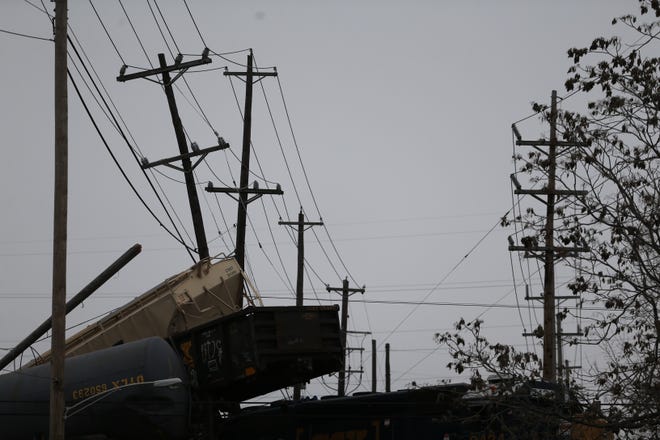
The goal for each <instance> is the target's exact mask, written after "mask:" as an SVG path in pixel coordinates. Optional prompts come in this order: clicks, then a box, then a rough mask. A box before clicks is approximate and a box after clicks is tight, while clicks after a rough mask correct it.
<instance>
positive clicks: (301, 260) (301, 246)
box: [278, 207, 323, 400]
mask: <svg viewBox="0 0 660 440" xmlns="http://www.w3.org/2000/svg"><path fill="white" fill-rule="evenodd" d="M278 224H280V225H285V226H298V277H297V280H296V281H297V282H296V307H302V305H303V275H304V273H305V230H306V229H309V228H311V227H312V226H323V222H306V221H305V214H304V213H303V210H302V207H301V208H300V213H298V221H297V222H285V221H282V220H280V221H279V222H278ZM306 226H307V228H306ZM300 388H301V386H300V384H296V385H294V387H293V400H300Z"/></svg>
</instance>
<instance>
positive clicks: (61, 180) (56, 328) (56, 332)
mask: <svg viewBox="0 0 660 440" xmlns="http://www.w3.org/2000/svg"><path fill="white" fill-rule="evenodd" d="M67 8H68V5H67V0H57V2H56V3H55V189H54V210H53V214H54V215H53V298H52V320H53V333H52V338H51V353H53V356H52V359H51V363H50V364H51V384H50V426H49V435H48V438H49V439H50V440H64V350H65V343H66V335H65V332H66V250H67V209H68V204H67V197H68V196H67V194H68V162H69V159H68V156H69V146H68V145H69V134H68V123H69V107H68V100H67V96H68V94H67V58H66V56H67V54H66V51H67V20H68V9H67Z"/></svg>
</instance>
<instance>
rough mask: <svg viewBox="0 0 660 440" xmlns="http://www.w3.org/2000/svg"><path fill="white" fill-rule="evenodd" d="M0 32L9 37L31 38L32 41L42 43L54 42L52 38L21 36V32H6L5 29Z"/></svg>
mask: <svg viewBox="0 0 660 440" xmlns="http://www.w3.org/2000/svg"><path fill="white" fill-rule="evenodd" d="M0 32H2V33H4V34H10V35H15V36H17V37H24V38H31V39H33V40H42V41H55V40H54V39H52V38H45V37H37V36H35V35H28V34H23V33H21V32H14V31H8V30H6V29H0Z"/></svg>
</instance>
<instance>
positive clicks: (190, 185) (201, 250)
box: [117, 48, 223, 261]
mask: <svg viewBox="0 0 660 440" xmlns="http://www.w3.org/2000/svg"><path fill="white" fill-rule="evenodd" d="M208 53H209V49H208V48H206V49H204V52H203V53H202V58H201V59H199V60H194V61H189V62H186V63H183V62H181V61H182V58H183V56H182V55H179V56H178V57H177V58H176V60H175V61H174V64H172V65H170V66H168V65H167V62H166V61H165V54H162V53H159V54H158V63H159V64H160V68H157V69H150V70H145V71H143V72H139V73H135V74H132V75H124V71H125V70H126V68H125V67H126V66H124V67H122V69H121V71H120V74H119V77H117V81H122V82H123V81H128V80H131V79H136V78H146V77H148V76H150V75H158V74H160V75H162V79H163V82H162V85H163V91H164V92H165V97H166V98H167V105H168V107H169V110H170V116H171V117H172V125H173V126H174V134H175V136H176V141H177V144H178V146H179V155H178V156H176V157H173V158H168V159H163V160H162V161H158V162H155V163H154V164H152V165H151V166H155V164H164V165H167V166H170V167H172V168H174V169H178V170H181V171H183V174H184V178H185V182H186V191H187V193H188V202H189V204H190V213H191V217H192V222H193V227H194V229H195V239H196V241H197V253H198V254H199V259H200V261H201V260H203V259H205V258H208V257H209V247H208V243H207V241H206V232H205V230H204V220H203V218H202V210H201V207H200V205H199V197H198V195H197V187H196V184H195V178H194V175H193V169H194V166H193V165H192V162H191V160H190V158H191V157H196V156H198V155H200V154H201V155H206V154H208V152H209V151H203V152H198V151H195V150H193V152H190V151H188V144H187V142H186V135H185V132H184V129H183V124H182V123H181V117H180V116H179V110H178V108H177V105H176V99H175V97H174V90H173V88H172V83H173V82H174V81H175V80H176V79H177V78H179V77H180V76H181V75H182V74H183V72H184V71H185V70H186V69H188V68H189V67H192V66H198V65H201V64H208V63H210V62H211V59H210V58H209V57H208ZM173 71H178V73H177V75H176V76H175V77H174V79H172V78H171V77H170V72H173ZM218 143H219V146H218V149H220V147H221V146H222V145H223V142H222V141H221V139H220V138H219V139H218ZM192 148H194V149H196V145H193V146H192ZM207 150H208V149H207ZM202 159H203V156H202ZM202 159H200V160H202ZM174 160H181V168H177V167H174V166H172V164H171V162H172V161H174ZM197 163H199V161H198V162H197ZM144 165H148V163H147V164H144V163H143V164H142V166H143V167H144ZM196 165H197V164H195V166H196Z"/></svg>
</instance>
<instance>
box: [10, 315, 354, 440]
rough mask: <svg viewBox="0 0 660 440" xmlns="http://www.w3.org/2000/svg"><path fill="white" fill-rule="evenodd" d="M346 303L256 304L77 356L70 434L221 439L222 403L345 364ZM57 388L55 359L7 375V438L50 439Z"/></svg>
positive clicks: (71, 364)
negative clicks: (217, 435)
mask: <svg viewBox="0 0 660 440" xmlns="http://www.w3.org/2000/svg"><path fill="white" fill-rule="evenodd" d="M337 310H338V308H337V307H336V306H330V307H249V308H246V309H244V310H242V311H240V312H237V313H234V314H231V315H228V316H225V317H222V318H219V319H217V320H214V321H211V322H209V323H207V324H204V325H202V326H199V327H196V328H193V329H191V330H188V331H185V332H182V333H180V334H177V335H174V336H173V337H171V338H169V339H168V340H166V339H163V338H160V337H152V338H145V339H141V340H138V341H133V342H128V343H125V344H120V345H117V346H114V347H110V348H106V349H102V350H97V351H94V352H91V353H86V354H82V355H79V356H74V357H71V358H68V359H67V360H66V365H65V379H64V388H65V393H66V394H65V396H66V406H67V411H66V414H65V417H66V433H67V439H78V438H80V439H83V438H90V436H96V437H95V438H107V439H116V440H132V439H147V438H148V439H152V438H154V439H156V438H158V439H166V440H179V439H188V438H191V437H193V436H196V437H195V438H201V437H200V436H203V437H205V438H214V437H212V436H214V434H213V432H214V427H215V425H216V423H217V421H218V420H217V418H219V412H218V410H219V409H220V408H225V409H226V408H227V407H230V406H231V407H234V408H236V407H237V404H236V403H233V402H235V401H236V400H239V399H247V398H251V397H255V396H257V395H260V394H263V393H266V392H269V391H273V390H277V389H279V388H281V387H284V386H289V385H293V384H294V383H297V382H300V381H305V380H309V379H311V378H313V377H317V376H320V375H323V374H327V373H330V372H333V371H336V370H337V369H338V368H339V366H340V365H341V351H342V350H341V342H340V337H339V322H338V317H337ZM175 347H176V348H175ZM49 390H50V366H49V365H40V366H36V367H31V368H25V369H22V370H19V371H16V372H13V373H8V374H5V375H2V376H0V427H1V429H2V431H1V432H0V438H1V439H2V440H34V439H42V438H47V437H46V435H47V433H48V419H49Z"/></svg>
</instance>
